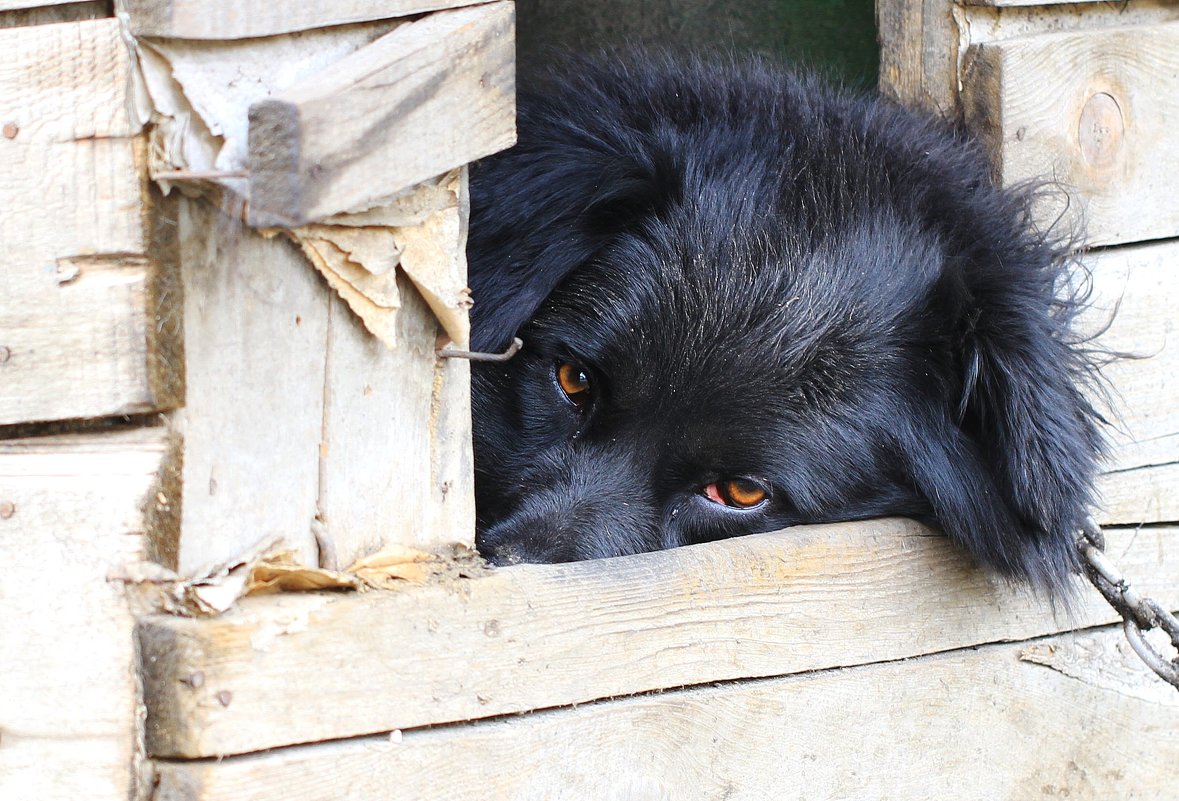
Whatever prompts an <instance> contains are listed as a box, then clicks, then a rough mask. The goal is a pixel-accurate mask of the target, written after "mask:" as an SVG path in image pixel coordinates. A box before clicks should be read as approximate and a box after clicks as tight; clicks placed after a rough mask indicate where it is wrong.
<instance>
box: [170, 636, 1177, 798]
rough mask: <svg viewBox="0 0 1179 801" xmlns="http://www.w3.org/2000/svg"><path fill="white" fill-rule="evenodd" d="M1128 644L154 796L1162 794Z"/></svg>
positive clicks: (1084, 644)
mask: <svg viewBox="0 0 1179 801" xmlns="http://www.w3.org/2000/svg"><path fill="white" fill-rule="evenodd" d="M1128 651H1129V649H1128V647H1127V646H1126V644H1125V642H1124V640H1122V635H1121V632H1120V631H1119V630H1117V629H1116V628H1114V629H1110V630H1104V631H1092V632H1081V633H1078V634H1075V635H1064V636H1060V637H1054V638H1051V639H1048V640H1041V641H1038V642H1036V643H1031V644H1028V643H1015V644H1002V645H989V646H984V647H982V648H980V649H977V650H973V649H972V650H963V651H955V652H952V653H947V654H939V655H936V656H928V657H924V658H920V659H914V660H905V661H903V662H897V663H891V664H883V665H871V666H866V667H860V668H853V669H850V670H833V671H825V672H822V673H817V674H811V675H807V676H798V677H792V678H784V679H774V680H769V681H756V682H740V683H734V684H726V685H721V686H715V687H702V688H699V689H688V690H679V691H672V692H667V693H660V694H657V695H648V696H640V697H637V698H628V699H622V700H616V701H610V702H605V703H601V704H592V705H589V706H583V707H578V708H574V709H560V710H553V711H549V712H540V713H536V714H531V715H524V716H520V717H509V718H505V719H500V720H495V721H487V722H479V723H473V724H468V725H463V726H447V727H441V728H438V729H432V730H422V731H406V732H396V733H394V734H393V735H392V736H389V735H384V736H380V737H371V738H362V739H358V740H350V741H347V742H339V743H327V744H321V745H312V746H304V747H295V748H286V749H280V750H277V751H271V752H268V753H265V754H258V755H255V756H247V757H231V758H229V759H226V760H224V761H215V760H214V761H210V760H204V761H201V762H194V763H174V762H161V763H157V769H158V773H159V778H160V785H159V788H158V795H157V796H156V798H157V799H158V801H236V799H240V798H245V797H249V798H251V799H256V801H270V800H271V799H274V801H279V800H280V799H281V801H335V799H338V798H340V797H341V790H342V788H347V793H348V796H347V797H348V798H355V799H382V801H397V800H398V799H406V801H410V800H411V799H412V800H415V801H416V799H423V798H430V799H438V801H459V799H467V798H470V797H471V796H472V788H476V789H475V794H476V795H478V796H479V797H480V798H496V799H503V801H540V799H545V801H564V800H566V799H567V800H568V801H583V799H591V798H593V799H597V798H602V799H625V800H626V801H695V800H696V799H721V798H724V799H731V800H732V801H764V799H783V801H790V800H791V799H799V801H801V800H802V799H815V798H855V799H865V800H866V801H868V800H871V801H876V800H878V799H916V798H947V799H948V798H952V799H955V800H956V801H994V800H995V799H1013V800H1015V799H1028V800H1029V801H1030V800H1031V799H1042V798H1070V799H1114V798H1118V799H1130V798H1141V799H1158V800H1159V801H1163V800H1164V799H1170V798H1172V797H1173V793H1174V789H1175V787H1177V786H1179V739H1176V737H1175V732H1176V731H1177V730H1179V695H1176V693H1175V692H1174V690H1171V689H1170V688H1168V687H1166V686H1165V685H1163V684H1162V683H1161V682H1159V681H1158V680H1157V679H1154V678H1151V677H1148V676H1147V675H1146V674H1145V672H1144V669H1143V668H1142V667H1141V665H1139V664H1137V662H1136V657H1134V656H1133V655H1131V654H1129V653H1128ZM1043 663H1048V664H1043ZM1151 682H1153V684H1152V683H1151Z"/></svg>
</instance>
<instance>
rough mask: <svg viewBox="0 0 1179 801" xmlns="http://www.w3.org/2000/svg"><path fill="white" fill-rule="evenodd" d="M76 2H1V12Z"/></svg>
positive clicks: (2, 0) (42, 0) (40, 0)
mask: <svg viewBox="0 0 1179 801" xmlns="http://www.w3.org/2000/svg"><path fill="white" fill-rule="evenodd" d="M72 2H74V0H0V11H16V10H19V9H25V8H38V7H40V6H61V5H66V4H67V3H72Z"/></svg>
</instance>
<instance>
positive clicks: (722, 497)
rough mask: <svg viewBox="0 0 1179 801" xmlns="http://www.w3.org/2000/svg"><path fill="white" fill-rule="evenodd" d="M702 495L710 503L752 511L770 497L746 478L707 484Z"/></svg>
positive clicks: (760, 487)
mask: <svg viewBox="0 0 1179 801" xmlns="http://www.w3.org/2000/svg"><path fill="white" fill-rule="evenodd" d="M704 495H705V497H707V498H708V499H709V500H710V501H713V502H715V503H719V504H720V505H722V506H732V507H734V508H736V509H752V508H753V507H755V506H760V505H761V504H762V503H764V502H765V500H766V499H767V498H769V497H770V494H769V492H767V491H766V489H765V488H764V487H762V486H761V485H760V484H758V483H757V482H756V481H750V480H749V479H747V478H730V479H728V480H727V481H717V482H715V483H713V484H709V485H708V486H707V487H705V488H704Z"/></svg>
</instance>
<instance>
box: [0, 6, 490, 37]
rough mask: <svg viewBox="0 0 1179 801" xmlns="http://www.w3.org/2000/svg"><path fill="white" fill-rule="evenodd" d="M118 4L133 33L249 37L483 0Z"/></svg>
mask: <svg viewBox="0 0 1179 801" xmlns="http://www.w3.org/2000/svg"><path fill="white" fill-rule="evenodd" d="M5 1H6V0H0V2H5ZM7 1H8V2H11V0H7ZM33 1H34V0H18V2H33ZM120 2H121V5H122V7H123V8H124V9H125V10H126V12H127V14H128V18H129V20H130V24H131V32H132V33H134V34H135V35H136V36H161V37H169V38H178V39H249V38H252V37H255V36H274V35H275V34H280V33H290V32H292V31H305V30H310V29H311V28H327V27H330V26H332V25H345V24H347V23H351V22H367V21H370V20H379V19H393V18H395V17H404V16H408V15H411V14H422V13H424V12H427V11H437V10H439V9H444V8H457V7H459V6H469V5H476V4H478V3H482V2H487V0H332V2H330V3H272V2H269V1H268V0H244V1H243V0H120Z"/></svg>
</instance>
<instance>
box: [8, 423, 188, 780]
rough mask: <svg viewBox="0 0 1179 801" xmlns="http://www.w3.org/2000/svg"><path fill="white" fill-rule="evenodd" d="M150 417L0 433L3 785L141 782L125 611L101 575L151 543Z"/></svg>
mask: <svg viewBox="0 0 1179 801" xmlns="http://www.w3.org/2000/svg"><path fill="white" fill-rule="evenodd" d="M171 458H172V447H171V445H170V441H169V437H168V434H167V432H166V431H165V430H163V429H160V428H151V429H136V430H129V431H120V432H110V433H104V434H94V435H71V436H60V437H44V438H33V439H16V440H0V565H3V571H4V575H3V578H2V579H0V609H2V610H3V616H2V618H0V654H3V655H4V656H3V660H2V661H3V670H0V798H4V799H5V801H56V800H57V799H61V801H67V799H69V800H72V799H79V798H86V799H95V801H101V800H105V799H109V801H126V799H128V798H132V797H136V789H137V787H138V786H139V775H138V771H139V767H140V766H139V764H138V763H137V759H141V755H137V746H138V745H139V742H138V736H137V734H136V732H137V728H138V725H139V703H140V702H139V694H138V681H137V679H136V676H135V667H136V660H135V642H134V636H133V625H134V624H133V617H132V613H131V609H130V607H129V604H128V599H127V597H126V594H125V591H124V585H123V584H122V583H120V582H118V581H116V580H112V578H111V576H114V575H118V574H125V573H126V566H127V565H128V564H129V563H132V562H137V561H139V560H141V559H144V558H145V557H148V556H151V555H153V552H155V551H158V550H160V547H159V544H158V543H157V544H156V545H152V544H151V543H149V542H148V541H147V537H146V536H145V531H146V530H147V528H148V525H149V521H152V525H153V526H154V527H156V529H157V530H160V528H161V527H163V525H164V524H163V521H164V519H166V518H168V517H169V516H170V514H171V511H170V507H171V505H172V504H173V503H174V499H173V498H170V497H169V495H168V492H169V489H168V488H169V481H168V478H167V477H168V474H169V470H170V469H171V468H170V467H169V464H170V459H171Z"/></svg>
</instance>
